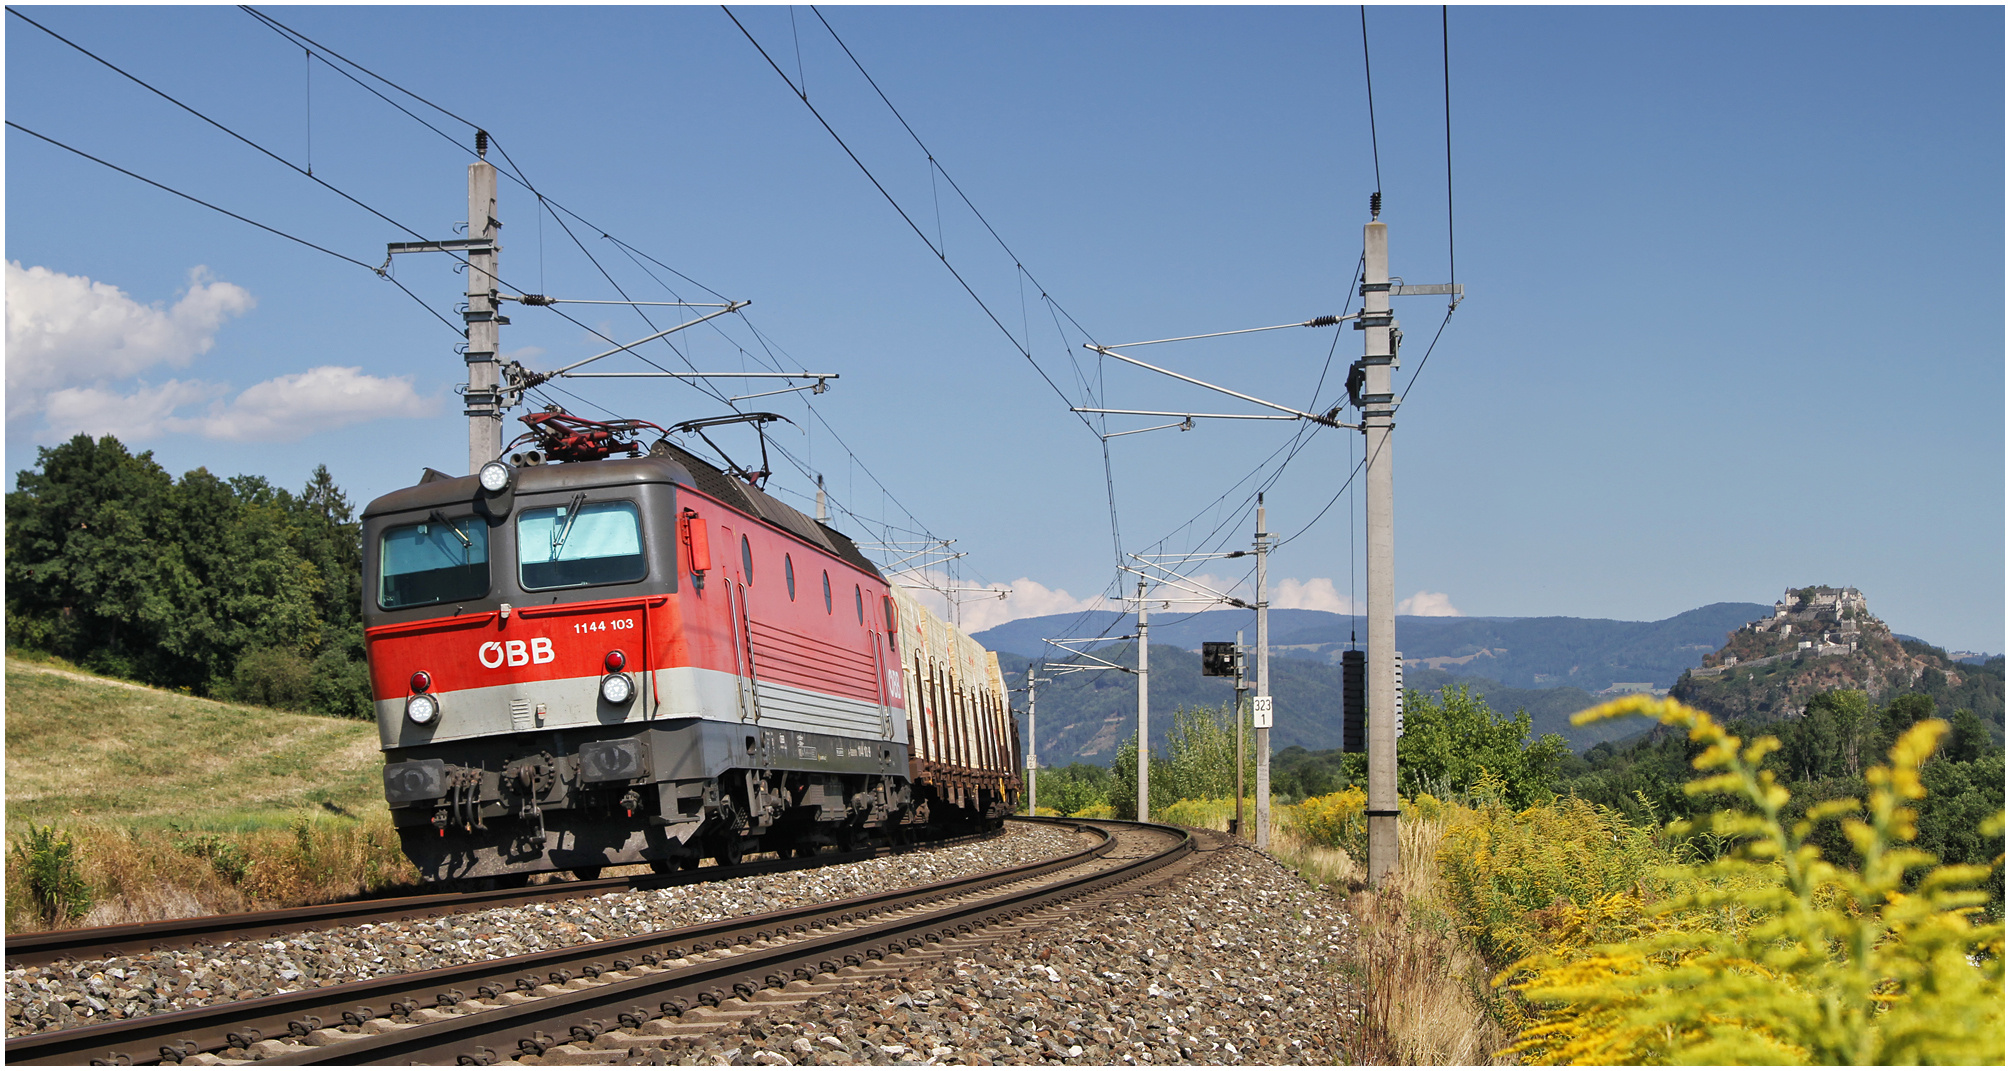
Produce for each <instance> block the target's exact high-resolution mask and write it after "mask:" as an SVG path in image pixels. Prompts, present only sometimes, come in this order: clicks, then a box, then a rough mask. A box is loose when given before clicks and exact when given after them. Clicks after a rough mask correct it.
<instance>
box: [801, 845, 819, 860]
mask: <svg viewBox="0 0 2010 1071" xmlns="http://www.w3.org/2000/svg"><path fill="white" fill-rule="evenodd" d="M816 854H817V846H816V845H814V844H798V845H796V858H798V859H814V858H816Z"/></svg>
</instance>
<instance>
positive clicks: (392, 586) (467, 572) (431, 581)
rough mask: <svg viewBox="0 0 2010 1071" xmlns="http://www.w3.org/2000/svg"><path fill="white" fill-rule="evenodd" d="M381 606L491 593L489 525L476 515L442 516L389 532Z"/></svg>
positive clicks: (381, 573) (382, 571)
mask: <svg viewBox="0 0 2010 1071" xmlns="http://www.w3.org/2000/svg"><path fill="white" fill-rule="evenodd" d="M378 561H379V565H378V574H379V576H380V581H379V587H378V592H377V604H378V605H379V606H382V607H383V608H384V609H386V610H400V609H404V608H405V607H408V606H431V605H433V604H434V603H441V602H450V601H454V600H461V599H479V598H481V597H482V596H484V595H487V594H488V593H489V526H488V525H487V524H484V523H483V522H482V521H481V520H480V519H479V518H475V517H455V518H447V517H443V516H438V515H436V516H435V517H434V519H432V520H428V521H425V522H423V523H420V524H406V525H400V526H399V527H396V528H390V529H386V530H385V532H384V542H383V553H382V554H380V555H378Z"/></svg>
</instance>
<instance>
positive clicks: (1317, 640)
mask: <svg viewBox="0 0 2010 1071" xmlns="http://www.w3.org/2000/svg"><path fill="white" fill-rule="evenodd" d="M1771 614H1772V608H1771V607H1769V606H1763V605H1760V604H1758V603H1715V604H1713V605H1710V606H1705V607H1701V608H1699V609H1695V610H1690V611H1688V612H1687V613H1682V614H1677V615H1676V616H1674V617H1671V618H1668V619H1666V620H1663V621H1610V620H1602V619H1586V618H1572V617H1398V618H1397V619H1396V643H1397V648H1398V649H1399V650H1401V651H1402V652H1403V664H1404V685H1405V686H1406V687H1407V688H1411V689H1417V690H1422V691H1426V692H1435V691H1437V690H1438V689H1439V688H1441V687H1443V686H1445V685H1447V684H1466V685H1469V686H1470V687H1472V688H1473V689H1474V690H1475V691H1477V692H1479V693H1481V694H1482V695H1483V696H1485V698H1486V700H1487V702H1488V703H1489V705H1491V706H1493V707H1494V709H1496V710H1500V711H1503V712H1512V711H1514V710H1516V709H1525V710H1527V711H1528V713H1529V716H1530V719H1531V721H1532V723H1533V731H1534V732H1535V733H1537V734H1541V733H1545V732H1556V733H1560V734H1562V735H1563V736H1564V738H1565V739H1566V740H1568V741H1570V743H1571V745H1572V747H1574V748H1576V749H1578V750H1583V749H1585V748H1588V747H1590V746H1592V745H1593V744H1596V743H1599V742H1601V741H1604V740H1613V739H1619V738H1622V737H1625V736H1629V735H1632V734H1634V733H1637V732H1640V731H1643V730H1644V729H1645V728H1646V727H1647V726H1646V725H1645V724H1644V723H1643V724H1640V725H1628V724H1624V723H1604V724H1600V725H1595V726H1590V727H1587V728H1584V729H1578V728H1576V727H1573V726H1571V725H1570V724H1569V717H1570V715H1571V714H1572V713H1575V712H1576V711H1579V710H1582V709H1584V708H1586V707H1589V706H1592V705H1594V704H1595V703H1597V702H1598V696H1597V695H1595V694H1594V693H1598V692H1607V693H1610V692H1613V691H1627V690H1650V689H1651V690H1665V689H1666V688H1667V687H1669V686H1670V685H1672V684H1674V683H1675V682H1676V681H1677V680H1678V679H1680V678H1681V676H1682V674H1683V673H1684V672H1685V671H1687V670H1689V669H1692V668H1694V667H1696V666H1699V665H1701V664H1702V659H1703V656H1704V655H1705V654H1709V653H1712V652H1714V651H1716V650H1717V649H1718V647H1720V646H1721V645H1722V644H1723V643H1724V642H1725V638H1726V635H1727V634H1728V633H1729V632H1731V631H1732V630H1733V629H1736V628H1738V627H1739V626H1741V625H1744V624H1746V623H1748V622H1751V621H1754V620H1757V619H1759V618H1762V617H1767V616H1770V615H1771ZM1149 623H1150V625H1151V639H1152V645H1151V646H1152V655H1151V669H1152V688H1151V706H1152V710H1151V720H1152V727H1153V737H1154V739H1155V740H1157V741H1159V742H1160V745H1161V746H1163V739H1164V735H1163V734H1164V733H1165V732H1166V730H1168V729H1169V728H1170V727H1171V724H1172V713H1173V711H1175V710H1177V709H1179V708H1180V707H1182V706H1189V707H1191V706H1219V705H1222V704H1224V703H1227V702H1228V701H1229V698H1230V695H1231V693H1232V691H1233V689H1232V687H1231V685H1230V683H1229V682H1228V681H1226V680H1224V679H1222V678H1217V677H1202V676H1201V675H1200V658H1199V655H1198V653H1197V652H1198V651H1199V650H1200V645H1201V643H1202V642H1204V641H1208V640H1233V639H1235V633H1236V630H1237V629H1241V630H1243V634H1244V635H1243V638H1244V640H1245V642H1249V643H1254V642H1255V639H1256V615H1255V613H1254V612H1252V611H1247V610H1211V611H1206V612H1202V613H1195V614H1167V615H1165V616H1164V617H1162V618H1159V619H1157V620H1151V621H1150V622H1149ZM1135 628H1136V618H1135V617H1134V616H1132V615H1127V614H1119V613H1115V612H1112V611H1101V612H1095V613H1088V614H1058V615H1053V616H1048V617H1036V618H1026V619H1023V620H1019V621H1012V622H1008V623H1006V624H1003V625H999V626H997V627H995V628H991V629H987V630H985V631H983V632H980V633H977V634H976V635H975V637H974V638H975V639H976V640H977V641H978V642H979V643H982V644H984V645H985V646H986V647H988V648H990V649H991V650H994V651H997V652H998V653H999V662H1000V665H1001V666H1002V667H1003V668H1004V670H1005V671H1006V674H1007V682H1008V683H1009V684H1011V685H1013V686H1014V687H1023V685H1024V684H1025V671H1026V668H1027V666H1028V665H1030V664H1031V663H1032V662H1033V661H1034V660H1036V659H1042V658H1044V659H1045V660H1047V661H1049V662H1060V661H1064V660H1067V655H1066V653H1065V652H1063V651H1062V650H1061V649H1059V648H1057V647H1054V646H1051V645H1049V644H1046V643H1045V642H1044V639H1045V638H1046V637H1062V636H1073V637H1080V636H1095V635H1098V634H1106V635H1109V636H1112V637H1122V636H1127V635H1128V634H1130V633H1132V632H1134V631H1135ZM1270 629H1271V663H1270V666H1271V693H1272V695H1273V697H1274V698H1275V699H1276V702H1277V712H1278V713H1277V727H1276V729H1275V730H1274V731H1273V732H1272V734H1271V745H1272V747H1273V748H1274V749H1279V750H1281V749H1283V748H1286V747H1290V746H1292V745H1294V744H1297V745H1302V746H1304V747H1307V748H1311V749H1314V750H1319V749H1323V748H1333V747H1338V746H1340V731H1341V730H1340V666H1339V662H1340V654H1341V652H1343V651H1345V650H1346V649H1347V646H1348V636H1349V633H1350V632H1351V633H1353V634H1355V635H1357V636H1358V637H1360V639H1361V640H1362V641H1364V642H1365V640H1366V636H1367V624H1366V621H1365V619H1363V618H1361V617H1349V616H1347V615H1344V614H1334V613H1328V612H1326V611H1322V610H1272V611H1271V612H1270ZM1092 649H1094V650H1096V652H1097V654H1098V655H1099V656H1100V657H1103V658H1107V659H1109V660H1110V661H1113V662H1116V663H1119V664H1122V665H1135V664H1136V662H1137V655H1136V648H1135V647H1134V646H1133V644H1132V642H1131V641H1130V640H1127V639H1112V640H1110V641H1108V642H1106V643H1104V644H1101V645H1097V646H1095V647H1094V648H1092ZM1136 696H1137V684H1136V678H1135V677H1133V676H1132V675H1131V674H1128V673H1120V672H1116V671H1113V670H1108V671H1099V672H1088V673H1076V674H1069V675H1065V676H1061V677H1060V678H1059V679H1057V680H1055V681H1054V683H1052V684H1047V685H1042V686H1041V687H1040V691H1039V713H1040V719H1039V720H1040V724H1039V734H1040V739H1039V753H1040V760H1041V763H1042V764H1043V765H1049V766H1053V765H1065V764H1067V763H1068V762H1071V761H1077V760H1079V761H1084V762H1093V763H1097V764H1099V765H1100V764H1107V763H1108V762H1109V761H1110V758H1111V756H1112V754H1113V753H1114V751H1115V749H1116V748H1117V746H1118V745H1120V744H1121V743H1123V741H1124V740H1125V739H1127V738H1129V736H1130V734H1131V732H1132V731H1133V730H1134V728H1135V727H1136V724H1137V699H1136ZM1013 705H1014V706H1015V707H1021V708H1023V706H1024V699H1023V697H1015V699H1014V703H1013Z"/></svg>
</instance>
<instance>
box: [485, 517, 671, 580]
mask: <svg viewBox="0 0 2010 1071" xmlns="http://www.w3.org/2000/svg"><path fill="white" fill-rule="evenodd" d="M516 554H517V575H518V579H519V580H520V581H521V583H522V584H523V589H524V590H525V591H537V590H541V589H545V588H569V587H583V586H585V585H588V584H621V583H627V582H630V581H635V580H640V579H642V577H643V576H644V574H646V573H647V572H648V571H649V570H648V564H647V563H646V562H644V561H643V558H642V517H641V513H640V511H638V510H637V509H636V508H635V503H633V502H590V503H582V502H581V501H580V500H579V499H577V498H575V499H574V500H573V501H572V503H571V504H569V505H564V506H545V507H542V508H540V509H527V510H524V511H523V512H522V513H520V514H518V515H517V521H516Z"/></svg>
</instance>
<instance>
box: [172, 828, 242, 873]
mask: <svg viewBox="0 0 2010 1071" xmlns="http://www.w3.org/2000/svg"><path fill="white" fill-rule="evenodd" d="M174 847H175V850H176V851H178V852H181V853H182V854H184V855H192V856H195V857H196V858H197V859H207V860H209V865H210V866H211V867H213V868H215V870H216V872H217V873H218V874H220V875H222V877H223V879H224V880H225V881H228V882H230V883H231V884H232V885H241V884H243V883H244V875H245V873H246V872H247V871H249V870H250V869H251V857H250V856H249V855H247V854H245V851H244V849H243V848H242V847H241V846H239V845H238V844H236V843H235V842H233V841H229V840H225V839H224V838H222V837H219V836H217V835H216V834H214V833H197V834H194V835H192V836H188V837H181V838H178V839H177V840H176V841H175V842H174Z"/></svg>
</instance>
